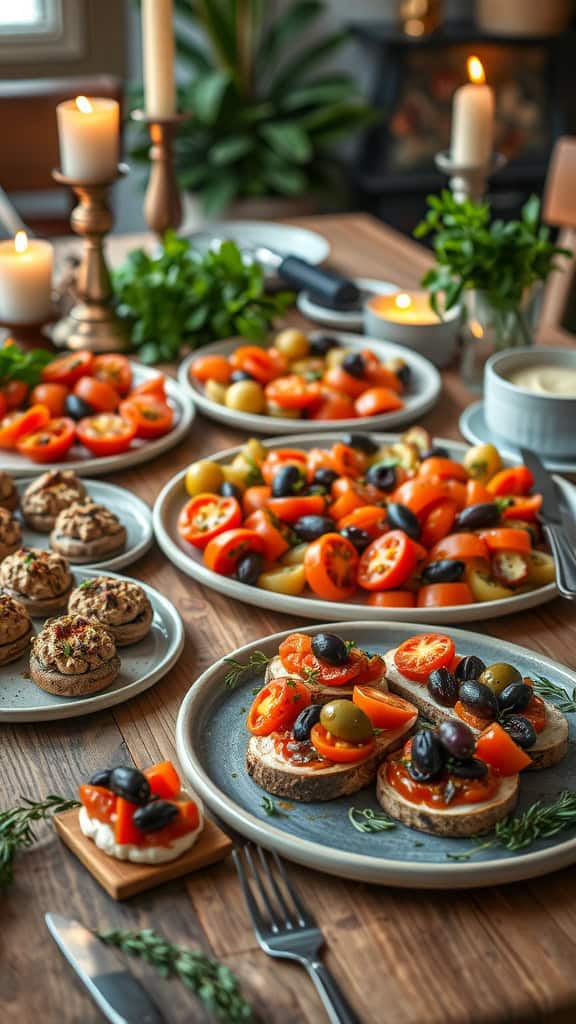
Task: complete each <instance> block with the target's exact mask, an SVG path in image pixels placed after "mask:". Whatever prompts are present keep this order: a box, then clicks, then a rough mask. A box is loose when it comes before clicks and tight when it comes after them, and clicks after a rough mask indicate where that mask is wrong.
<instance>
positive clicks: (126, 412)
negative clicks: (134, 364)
mask: <svg viewBox="0 0 576 1024" xmlns="http://www.w3.org/2000/svg"><path fill="white" fill-rule="evenodd" d="M120 415H121V416H124V418H125V419H128V420H129V419H132V420H133V421H134V424H135V426H136V437H143V438H145V439H146V440H148V439H150V438H154V437H162V435H163V434H167V433H168V432H169V431H170V430H172V427H173V425H174V409H173V408H172V406H171V405H168V403H167V402H164V401H163V400H162V399H161V398H157V396H156V395H150V394H132V395H130V396H129V398H126V399H125V400H124V401H123V402H121V403H120Z"/></svg>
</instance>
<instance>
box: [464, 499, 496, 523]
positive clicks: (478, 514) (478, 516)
mask: <svg viewBox="0 0 576 1024" xmlns="http://www.w3.org/2000/svg"><path fill="white" fill-rule="evenodd" d="M499 522H500V509H499V508H498V505H496V504H495V503H494V502H492V501H484V502H482V503H481V504H480V505H469V506H468V508H463V509H462V511H461V512H459V513H458V515H457V516H456V519H455V520H454V529H455V530H480V529H483V528H484V527H485V526H496V525H497V524H498V523H499Z"/></svg>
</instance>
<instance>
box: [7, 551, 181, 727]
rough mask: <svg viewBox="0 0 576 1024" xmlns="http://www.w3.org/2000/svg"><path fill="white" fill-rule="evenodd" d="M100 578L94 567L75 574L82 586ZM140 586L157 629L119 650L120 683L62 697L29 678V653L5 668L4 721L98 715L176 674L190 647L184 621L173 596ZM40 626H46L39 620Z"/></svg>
mask: <svg viewBox="0 0 576 1024" xmlns="http://www.w3.org/2000/svg"><path fill="white" fill-rule="evenodd" d="M99 574H100V573H99V572H95V571H94V570H88V569H76V570H75V572H74V576H75V578H76V584H77V585H78V584H79V583H81V582H82V580H85V579H91V578H93V577H94V576H98V575H99ZM110 575H115V574H114V573H111V574H110ZM136 582H138V583H139V584H140V586H141V587H142V588H143V590H145V591H146V594H147V595H148V600H149V601H150V603H151V605H152V608H153V611H154V618H153V621H152V628H151V630H150V632H149V634H148V636H146V637H144V639H143V640H141V641H140V642H139V643H137V644H131V645H130V646H129V647H120V648H119V649H118V653H119V656H120V659H121V661H122V666H121V668H120V674H119V676H118V678H117V679H116V680H115V682H113V683H112V684H111V686H109V687H108V689H107V690H103V691H102V692H101V693H96V694H94V695H93V696H88V697H56V696H54V695H53V694H51V693H46V692H45V691H44V690H41V689H40V687H38V686H36V685H35V684H34V683H33V682H32V680H31V679H28V678H27V676H26V672H27V669H28V654H23V655H22V657H21V658H20V659H19V660H18V661H13V662H12V663H11V664H10V665H4V666H0V722H49V721H55V720H58V721H60V720H61V719H64V718H78V717H79V716H80V715H88V714H92V712H93V711H102V710H103V709H104V708H111V707H114V706H115V705H116V704H123V703H124V702H125V701H127V700H131V699H132V697H135V696H136V695H137V694H139V693H142V692H143V691H144V690H147V689H148V688H149V687H150V686H154V683H157V682H158V680H159V679H162V677H163V676H165V675H166V673H167V672H169V671H170V669H171V668H172V667H173V665H175V664H176V662H177V661H178V658H179V657H180V655H181V653H182V648H183V647H184V628H183V626H182V620H181V618H180V616H179V614H178V612H177V611H176V609H175V607H174V605H173V604H172V603H171V602H170V601H169V600H168V598H166V597H164V595H163V594H161V593H160V592H159V591H158V590H155V589H154V587H150V586H149V585H148V584H147V583H141V582H140V580H138V581H136ZM34 625H35V627H36V630H38V629H39V628H40V622H39V621H38V620H36V621H35V623H34Z"/></svg>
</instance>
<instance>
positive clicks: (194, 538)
mask: <svg viewBox="0 0 576 1024" xmlns="http://www.w3.org/2000/svg"><path fill="white" fill-rule="evenodd" d="M241 522H242V509H241V508H240V503H239V502H238V501H237V500H236V498H223V497H222V496H221V495H219V494H197V495H196V497H194V498H190V500H189V501H187V502H186V504H185V505H184V508H183V509H182V510H181V512H180V515H179V516H178V533H179V534H180V536H181V537H183V539H184V540H186V541H188V543H189V544H193V545H194V547H195V548H200V549H202V548H205V547H206V545H207V544H208V543H209V542H210V541H211V540H212V538H213V537H217V536H218V534H219V533H224V531H225V530H233V529H234V528H235V527H236V526H240V524H241Z"/></svg>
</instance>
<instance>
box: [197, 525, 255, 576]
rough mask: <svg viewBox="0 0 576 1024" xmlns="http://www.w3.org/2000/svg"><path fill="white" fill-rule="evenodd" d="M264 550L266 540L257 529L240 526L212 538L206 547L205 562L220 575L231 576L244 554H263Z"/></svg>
mask: <svg viewBox="0 0 576 1024" xmlns="http://www.w3.org/2000/svg"><path fill="white" fill-rule="evenodd" d="M264 550H265V545H264V541H263V539H262V537H261V536H260V535H259V534H258V533H256V531H255V530H247V529H246V528H245V527H240V526H239V527H237V528H236V529H234V530H225V531H224V533H219V534H218V536H217V537H213V538H212V540H211V541H210V542H209V543H208V544H207V545H206V547H205V548H204V563H205V565H206V566H207V567H208V569H211V570H212V572H217V573H219V575H220V576H231V575H232V573H234V572H235V571H236V566H237V564H238V562H239V560H240V559H241V558H242V556H243V555H248V554H250V553H251V552H254V554H257V555H263V554H264Z"/></svg>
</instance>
